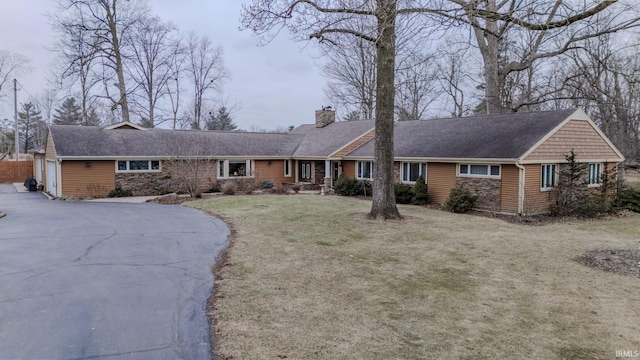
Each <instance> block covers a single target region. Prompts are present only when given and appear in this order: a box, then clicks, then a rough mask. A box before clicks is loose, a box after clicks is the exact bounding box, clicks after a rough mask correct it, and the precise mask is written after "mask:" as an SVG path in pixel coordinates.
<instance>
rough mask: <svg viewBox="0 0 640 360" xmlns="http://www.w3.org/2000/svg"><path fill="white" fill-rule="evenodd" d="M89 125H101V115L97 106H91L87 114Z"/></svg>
mask: <svg viewBox="0 0 640 360" xmlns="http://www.w3.org/2000/svg"><path fill="white" fill-rule="evenodd" d="M84 125H87V126H100V116H99V115H98V112H97V111H96V109H95V108H91V109H90V110H89V113H88V114H87V123H86V124H84Z"/></svg>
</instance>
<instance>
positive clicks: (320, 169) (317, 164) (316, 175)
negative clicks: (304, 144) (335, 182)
mask: <svg viewBox="0 0 640 360" xmlns="http://www.w3.org/2000/svg"><path fill="white" fill-rule="evenodd" d="M311 171H313V178H312V179H311V182H312V183H313V184H314V185H320V184H324V161H312V162H311Z"/></svg>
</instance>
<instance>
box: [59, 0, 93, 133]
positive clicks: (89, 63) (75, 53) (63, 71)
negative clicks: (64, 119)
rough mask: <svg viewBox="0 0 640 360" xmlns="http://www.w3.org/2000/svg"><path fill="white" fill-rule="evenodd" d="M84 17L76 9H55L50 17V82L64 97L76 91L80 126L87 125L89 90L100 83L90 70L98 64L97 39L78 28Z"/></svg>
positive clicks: (90, 98) (90, 32)
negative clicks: (52, 38) (52, 36)
mask: <svg viewBox="0 0 640 360" xmlns="http://www.w3.org/2000/svg"><path fill="white" fill-rule="evenodd" d="M58 5H59V6H60V5H62V4H61V3H60V4H58ZM72 10H74V11H72ZM86 17H87V14H85V13H84V12H82V11H78V9H69V10H68V11H62V10H59V12H57V13H56V14H55V15H52V16H51V20H52V26H53V29H54V32H55V34H56V41H55V44H54V47H53V49H52V50H53V51H54V52H55V53H56V54H57V62H56V65H55V69H54V76H55V80H54V81H53V82H54V83H55V84H56V86H57V87H58V88H60V89H65V90H66V92H67V94H68V96H72V94H74V93H76V91H78V92H79V96H78V98H79V99H80V107H81V115H82V121H81V123H82V124H86V123H87V114H88V110H89V108H90V107H91V105H92V104H93V102H94V101H95V95H96V94H93V93H92V92H93V88H94V87H95V85H97V84H99V83H100V79H99V78H98V77H97V76H96V75H95V74H94V70H95V69H94V67H95V66H96V65H97V64H98V62H97V61H96V57H97V56H98V52H97V50H96V48H97V47H98V46H99V44H98V41H99V40H98V38H97V37H96V36H95V35H94V34H93V32H92V31H91V30H89V29H87V28H85V27H84V26H82V25H81V24H84V23H85V22H88V20H84V19H85V18H86Z"/></svg>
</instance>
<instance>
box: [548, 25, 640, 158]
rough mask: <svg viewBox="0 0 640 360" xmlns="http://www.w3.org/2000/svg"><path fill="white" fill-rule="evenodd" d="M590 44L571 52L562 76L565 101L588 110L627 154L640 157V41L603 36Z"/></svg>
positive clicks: (562, 104) (630, 156) (629, 156)
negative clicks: (627, 43)
mask: <svg viewBox="0 0 640 360" xmlns="http://www.w3.org/2000/svg"><path fill="white" fill-rule="evenodd" d="M587 45H588V46H585V48H584V49H581V50H580V51H574V52H572V53H571V56H570V57H569V59H570V61H571V63H570V64H569V65H568V66H567V68H568V70H567V72H566V73H565V74H563V76H562V77H561V79H562V81H563V85H564V87H565V91H564V95H565V98H564V99H565V102H568V105H570V106H581V107H584V108H585V109H587V110H588V111H589V114H590V115H591V117H592V118H593V119H594V121H595V122H596V123H597V124H598V125H599V126H600V128H601V129H602V131H603V132H604V133H605V134H606V135H607V136H608V137H609V138H610V139H611V140H612V141H613V142H614V144H615V145H616V146H617V147H618V148H619V149H620V150H621V151H622V152H623V154H624V155H625V157H627V158H629V159H632V158H636V159H640V61H638V57H637V54H638V50H640V43H638V42H637V40H636V42H635V43H632V44H631V46H628V47H622V46H620V44H616V43H615V40H614V38H613V37H612V36H603V37H600V38H597V39H591V40H590V41H588V43H587ZM559 105H560V106H566V105H567V104H565V103H561V104H559Z"/></svg>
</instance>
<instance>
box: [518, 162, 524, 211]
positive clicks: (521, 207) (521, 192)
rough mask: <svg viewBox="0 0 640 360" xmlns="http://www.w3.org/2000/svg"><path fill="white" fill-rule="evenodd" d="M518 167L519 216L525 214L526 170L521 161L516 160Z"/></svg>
mask: <svg viewBox="0 0 640 360" xmlns="http://www.w3.org/2000/svg"><path fill="white" fill-rule="evenodd" d="M516 167H517V168H518V169H520V171H519V172H518V214H519V215H522V213H524V175H525V173H524V172H525V168H524V166H522V165H521V164H520V160H516Z"/></svg>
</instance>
